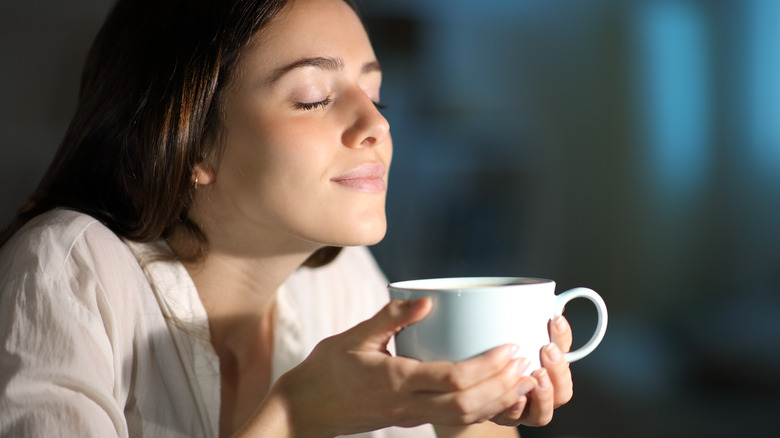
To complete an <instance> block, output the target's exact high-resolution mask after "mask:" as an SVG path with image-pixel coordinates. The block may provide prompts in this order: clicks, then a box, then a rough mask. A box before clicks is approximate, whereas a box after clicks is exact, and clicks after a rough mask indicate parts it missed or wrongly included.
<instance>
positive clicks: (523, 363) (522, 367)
mask: <svg viewBox="0 0 780 438" xmlns="http://www.w3.org/2000/svg"><path fill="white" fill-rule="evenodd" d="M530 365H531V361H530V360H528V359H526V358H522V359H520V360H518V361H517V375H518V376H521V377H522V376H523V374H525V371H526V370H527V369H528V367H529V366H530Z"/></svg>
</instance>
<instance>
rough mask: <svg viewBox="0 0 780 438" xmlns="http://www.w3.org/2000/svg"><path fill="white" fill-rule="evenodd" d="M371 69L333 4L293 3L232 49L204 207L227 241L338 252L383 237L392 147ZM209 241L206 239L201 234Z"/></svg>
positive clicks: (366, 49)
mask: <svg viewBox="0 0 780 438" xmlns="http://www.w3.org/2000/svg"><path fill="white" fill-rule="evenodd" d="M381 80H382V74H381V70H380V69H379V64H378V63H377V61H376V56H375V55H374V52H373V49H372V47H371V44H370V43H369V40H368V37H367V35H366V33H365V31H364V29H363V26H362V24H361V22H360V20H359V19H358V17H357V16H356V14H355V13H354V12H353V11H352V9H351V8H350V7H349V6H348V5H347V4H346V3H344V2H343V1H341V0H295V1H294V2H292V3H291V4H290V5H289V6H288V7H287V8H286V9H285V10H283V11H282V13H281V14H280V15H278V16H277V17H276V18H275V19H274V20H273V21H272V22H271V23H270V24H269V25H268V26H267V27H266V28H264V29H263V30H262V31H261V32H260V34H259V35H258V38H257V39H256V40H255V41H254V42H253V43H252V44H251V45H250V46H249V48H248V49H247V50H246V51H245V52H244V53H243V55H242V58H241V59H240V61H239V65H238V69H237V71H236V72H235V75H234V79H233V83H232V84H231V86H230V87H229V89H228V90H227V92H226V95H225V98H224V114H223V121H224V126H223V133H224V136H223V138H224V139H225V141H226V144H225V149H224V153H223V155H222V158H221V160H220V162H219V163H218V165H217V167H216V169H215V174H214V176H215V178H214V179H213V182H212V184H210V185H209V186H205V187H203V188H204V189H205V190H202V191H201V190H199V193H198V195H200V196H204V197H205V202H206V203H207V204H206V205H205V209H203V210H201V211H202V212H205V211H208V212H209V213H207V214H210V215H211V216H212V217H213V218H216V220H217V221H218V222H219V223H221V224H222V225H224V228H229V230H227V231H228V232H229V233H232V237H231V238H236V237H239V238H240V239H246V243H247V244H248V243H249V242H251V241H252V240H256V239H255V238H260V239H265V240H266V241H267V240H268V239H271V240H273V241H274V242H275V243H276V244H278V245H284V244H285V242H287V243H294V244H300V243H305V244H307V245H309V246H311V244H312V243H314V244H315V245H314V246H313V247H319V246H323V245H336V246H349V245H366V244H373V243H376V242H378V241H379V240H381V239H382V237H383V236H384V234H385V229H386V221H385V193H386V184H387V171H388V169H389V166H390V160H391V158H392V141H391V139H390V133H389V125H388V123H387V120H386V119H385V118H384V117H383V116H382V115H381V114H380V113H379V111H378V110H377V107H376V104H377V103H378V102H379V87H380V84H381ZM209 239H210V240H212V244H214V243H215V242H213V236H209Z"/></svg>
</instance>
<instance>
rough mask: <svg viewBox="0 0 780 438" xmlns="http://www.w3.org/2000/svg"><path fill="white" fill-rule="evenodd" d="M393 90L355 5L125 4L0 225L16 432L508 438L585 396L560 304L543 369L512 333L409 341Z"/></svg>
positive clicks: (421, 305)
mask: <svg viewBox="0 0 780 438" xmlns="http://www.w3.org/2000/svg"><path fill="white" fill-rule="evenodd" d="M380 83H381V68H380V67H379V64H378V62H377V60H376V58H375V55H374V53H373V50H372V48H371V45H370V42H369V40H368V37H367V35H366V33H365V31H364V29H363V27H362V25H361V22H360V20H359V18H358V16H357V14H356V11H355V9H354V7H353V6H352V5H351V4H350V3H348V2H344V1H343V0H295V1H282V0H269V1H262V2H261V1H254V2H252V1H242V0H235V1H232V2H228V1H216V0H213V1H205V0H204V1H183V0H181V1H165V2H159V1H158V0H126V1H125V0H120V1H119V2H118V3H117V5H116V6H115V8H114V10H113V11H112V13H111V14H110V16H109V17H108V19H107V21H106V23H105V24H104V26H103V28H102V29H101V31H100V33H99V34H98V37H97V39H96V41H95V44H94V46H93V48H92V51H91V52H90V55H89V57H88V60H87V65H86V69H85V73H84V76H83V80H82V90H81V94H80V100H79V106H78V108H77V111H76V114H75V116H74V119H73V122H72V123H71V126H70V128H69V130H68V133H67V134H66V137H65V139H64V141H63V144H62V146H61V147H60V150H59V151H58V153H57V156H56V157H55V160H54V162H53V164H52V166H51V167H50V169H49V171H48V172H47V174H46V176H45V177H44V179H43V181H42V182H41V185H40V186H39V188H38V189H37V191H36V192H35V194H34V195H33V197H32V199H31V201H30V202H28V203H27V204H26V205H25V206H23V207H22V209H21V210H20V212H19V214H18V215H17V218H16V220H15V221H14V223H12V224H11V226H9V227H8V229H7V230H6V232H5V234H4V235H3V237H2V238H1V239H0V244H2V248H0V284H1V285H2V290H1V291H0V321H2V325H0V340H1V342H2V345H3V349H2V350H0V377H1V379H0V387H2V388H3V391H2V396H0V429H2V430H0V433H1V434H2V435H3V436H6V435H7V436H17V435H24V436H42V435H49V434H51V431H52V430H56V431H57V432H58V433H60V434H61V435H63V436H101V437H104V436H166V437H168V436H190V437H192V436H217V435H219V436H274V437H276V436H279V437H284V436H303V437H317V436H336V435H344V434H354V433H366V435H365V436H376V437H380V436H386V437H393V436H399V437H400V436H420V437H422V436H432V434H433V432H434V430H433V429H435V433H436V434H437V435H438V436H456V435H457V436H491V437H501V436H516V431H515V429H514V428H512V427H506V426H515V425H517V424H530V425H540V424H545V423H547V422H549V421H550V419H551V417H552V411H553V409H554V408H555V407H556V406H559V405H561V404H563V403H565V402H567V401H568V400H569V398H570V397H571V393H572V390H571V374H570V372H569V369H568V365H567V364H566V363H565V362H564V361H563V360H561V356H560V349H561V348H562V349H568V348H569V346H570V343H571V332H570V330H569V328H568V325H567V323H566V321H565V320H564V319H563V318H559V319H557V320H556V321H555V323H553V324H551V334H552V337H553V339H554V340H555V341H556V342H557V343H558V345H555V344H551V345H550V346H548V347H546V348H545V349H544V350H543V351H542V353H541V355H542V363H543V364H544V366H545V368H543V369H541V370H539V371H537V372H535V373H534V374H533V376H526V377H521V375H522V372H523V371H524V369H525V368H524V367H525V366H527V365H526V362H525V361H524V360H522V359H520V358H515V357H514V355H513V348H512V346H502V347H499V348H496V349H494V350H492V351H490V352H488V353H486V354H485V355H483V356H480V357H477V358H474V359H470V360H467V361H463V362H460V363H456V364H452V363H421V362H418V361H414V360H411V359H407V358H398V357H393V356H391V355H390V354H389V353H388V350H387V348H388V343H389V341H390V340H391V338H392V336H393V334H394V333H395V332H397V331H398V330H400V328H402V327H403V326H405V325H408V324H411V323H414V322H416V321H419V320H421V319H422V318H424V317H425V316H426V315H427V313H428V312H429V311H430V306H431V303H430V302H429V301H425V300H421V301H414V302H391V303H389V304H387V303H386V301H387V297H386V293H385V291H384V279H383V278H382V276H381V273H380V272H379V270H378V269H377V268H376V266H375V264H374V262H373V259H371V258H370V255H368V252H367V250H366V249H365V248H363V247H362V246H363V245H368V244H373V243H376V242H377V241H379V240H380V239H381V238H382V237H383V235H384V233H385V227H386V223H385V214H384V202H385V190H386V183H387V170H388V167H389V166H390V161H391V155H392V142H391V138H390V134H389V126H388V123H387V121H386V120H385V119H384V117H383V116H382V115H381V114H380V112H379V111H378V109H377V107H378V106H379V103H378V102H379V88H380ZM340 247H350V248H345V249H344V250H343V251H341V252H342V253H341V254H340V255H339V254H338V253H339V249H338V248H340ZM337 255H338V257H337ZM334 259H335V260H334ZM302 265H303V266H306V268H300V267H301V266H302ZM325 265H327V266H325ZM321 266H324V267H321ZM315 267H316V268H317V269H313V268H315ZM385 304H386V305H385ZM380 309H381V310H380ZM374 314H376V315H375V316H373V317H372V315H374ZM363 320H365V321H364V322H361V321H363ZM487 420H491V421H487ZM429 423H430V424H433V425H434V427H433V428H431V427H430V425H429ZM419 425H422V426H421V427H415V428H413V429H412V428H411V427H413V426H419ZM501 425H503V426H501ZM391 426H401V427H403V428H397V427H393V428H390V427H391ZM384 428H388V429H384ZM404 428H408V429H404ZM372 431H374V432H372Z"/></svg>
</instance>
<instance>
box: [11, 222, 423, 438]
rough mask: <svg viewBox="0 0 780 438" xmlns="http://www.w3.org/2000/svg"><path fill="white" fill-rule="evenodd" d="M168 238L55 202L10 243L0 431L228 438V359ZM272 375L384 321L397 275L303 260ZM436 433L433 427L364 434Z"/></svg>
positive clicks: (347, 260) (350, 260) (285, 293)
mask: <svg viewBox="0 0 780 438" xmlns="http://www.w3.org/2000/svg"><path fill="white" fill-rule="evenodd" d="M169 253H170V249H169V248H168V246H167V245H166V244H165V242H163V241H160V242H155V243H151V244H138V243H133V242H125V241H123V240H121V239H120V238H118V237H117V236H116V235H115V234H114V233H113V232H111V231H110V230H109V229H108V228H106V227H105V226H103V225H102V224H101V223H100V222H98V221H97V220H95V219H93V218H92V217H90V216H87V215H84V214H81V213H77V212H74V211H69V210H61V209H59V210H53V211H50V212H48V213H46V214H43V215H41V216H39V217H37V218H35V219H33V220H32V221H31V222H30V223H28V224H27V225H26V226H25V227H24V228H23V229H22V230H21V231H19V232H17V233H16V234H15V235H14V237H13V238H12V239H11V240H10V241H9V242H8V243H6V245H4V246H3V247H2V249H0V436H2V437H5V436H9V437H10V436H14V437H16V436H26V437H38V436H41V437H42V436H51V435H52V434H54V435H58V436H79V437H131V436H132V437H217V436H218V435H219V433H218V430H219V409H220V387H219V386H220V377H219V360H218V358H217V356H216V354H215V352H214V349H213V348H212V346H211V342H210V339H209V328H208V320H207V317H206V311H205V309H204V308H203V304H202V303H201V301H200V298H199V297H198V293H197V290H196V289H195V285H194V284H193V282H192V279H191V278H190V276H189V274H188V273H187V271H186V269H185V268H184V266H183V265H182V264H181V263H179V262H177V261H173V260H169V259H168V260H165V259H163V260H160V257H159V256H160V255H161V254H169ZM278 294H279V296H278V300H277V306H278V308H277V315H278V318H277V322H276V327H275V332H274V336H275V338H274V353H273V361H272V378H273V379H274V380H275V379H277V378H278V377H279V376H280V375H281V374H284V373H285V372H286V371H288V370H289V369H291V368H293V367H294V366H296V365H297V364H298V363H300V362H301V361H302V360H303V359H304V358H305V357H306V356H307V355H308V354H309V353H310V352H311V350H312V349H313V348H314V346H315V345H316V344H317V343H318V342H319V341H320V340H322V339H324V338H326V337H328V336H331V335H334V334H337V333H340V332H342V331H344V330H346V329H348V328H351V327H353V326H354V325H356V324H357V323H359V322H361V321H363V320H365V319H368V318H370V317H371V316H373V315H374V314H375V313H376V312H377V311H378V310H379V309H380V308H381V307H382V306H383V305H384V304H385V303H386V302H387V301H388V296H387V292H386V280H385V278H384V276H383V275H382V273H381V272H380V270H379V269H378V267H377V266H376V263H375V261H374V260H373V258H372V257H371V255H370V252H369V251H368V250H367V249H366V248H345V249H344V250H343V251H342V253H341V254H340V255H339V257H338V258H337V259H336V260H335V261H334V262H333V263H331V264H329V265H327V266H325V267H323V268H318V269H308V268H301V269H299V270H298V271H297V272H296V273H295V274H293V276H292V277H291V278H290V279H289V280H288V281H287V283H285V285H284V286H283V287H282V288H281V289H280V290H279V292H278ZM357 436H361V437H373V438H401V437H433V436H435V434H434V432H433V428H432V427H431V426H430V425H425V426H422V427H419V428H414V429H402V428H389V429H384V430H381V431H375V432H372V433H368V434H361V435H357Z"/></svg>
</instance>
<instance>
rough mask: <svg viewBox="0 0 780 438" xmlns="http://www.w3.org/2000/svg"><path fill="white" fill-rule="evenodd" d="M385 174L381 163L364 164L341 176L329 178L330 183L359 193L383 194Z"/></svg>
mask: <svg viewBox="0 0 780 438" xmlns="http://www.w3.org/2000/svg"><path fill="white" fill-rule="evenodd" d="M385 172H386V168H385V165H384V164H382V163H365V164H361V165H360V166H358V167H356V168H354V169H352V170H350V171H349V172H347V173H345V174H343V175H339V176H337V177H335V178H331V181H333V182H334V183H336V184H339V185H340V186H342V187H345V188H348V189H351V190H356V191H359V192H367V193H383V192H384V191H385V190H387V185H386V184H385V180H384V176H385Z"/></svg>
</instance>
